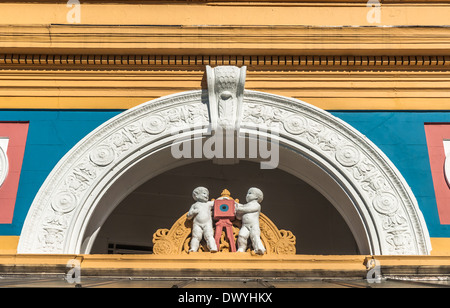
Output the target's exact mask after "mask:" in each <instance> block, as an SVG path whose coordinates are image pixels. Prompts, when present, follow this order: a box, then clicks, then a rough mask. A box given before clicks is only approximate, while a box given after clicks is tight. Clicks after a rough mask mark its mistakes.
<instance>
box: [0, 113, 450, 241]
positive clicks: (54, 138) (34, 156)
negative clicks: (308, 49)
mask: <svg viewBox="0 0 450 308" xmlns="http://www.w3.org/2000/svg"><path fill="white" fill-rule="evenodd" d="M120 112H121V111H120V110H94V111H92V110H0V121H29V122H30V126H29V131H28V139H27V147H26V149H25V156H24V161H23V166H22V174H21V179H20V183H19V190H18V196H17V201H16V206H15V212H14V219H13V223H12V224H11V225H0V235H20V232H21V229H22V225H23V222H24V220H25V217H26V215H27V213H28V209H29V207H30V205H31V203H32V202H33V199H34V196H35V195H36V193H37V192H38V190H39V188H40V187H41V185H42V183H43V182H44V180H45V179H46V177H47V176H48V174H49V173H50V172H51V170H52V169H53V167H54V166H55V165H56V163H57V162H58V161H59V160H60V159H61V158H62V157H63V156H64V155H65V154H66V153H67V152H68V151H69V150H70V149H71V148H72V147H73V146H74V145H75V144H76V143H77V142H78V141H79V140H81V139H82V138H83V137H84V136H86V135H87V134H89V133H90V132H91V131H92V130H93V129H95V128H96V127H98V126H99V125H101V124H102V123H104V122H105V121H107V120H109V119H110V118H112V117H114V116H116V115H117V114H119V113H120ZM331 113H332V114H333V115H335V116H336V117H338V118H340V119H342V120H344V121H345V122H347V123H349V124H350V125H352V126H353V127H355V128H356V129H357V130H359V131H360V132H361V133H362V134H364V135H366V136H367V137H368V138H369V139H370V140H372V142H373V143H375V144H376V145H377V146H378V147H379V148H380V149H381V150H382V151H383V152H384V153H385V154H386V155H387V156H388V157H389V159H390V160H391V161H392V162H393V163H394V165H395V166H396V167H397V168H398V169H399V170H400V172H401V173H402V174H403V176H404V177H405V179H406V181H407V182H408V184H409V185H410V187H411V189H412V191H413V192H414V194H415V196H416V198H417V200H418V203H419V206H420V209H421V210H422V212H423V214H424V216H425V220H426V222H427V225H428V228H429V231H430V236H431V237H450V225H440V222H439V217H438V213H437V206H436V199H435V196H434V188H433V181H432V178H431V170H430V163H429V158H428V148H427V144H426V138H425V130H424V123H427V122H450V112H412V111H411V112H399V111H332V112H331Z"/></svg>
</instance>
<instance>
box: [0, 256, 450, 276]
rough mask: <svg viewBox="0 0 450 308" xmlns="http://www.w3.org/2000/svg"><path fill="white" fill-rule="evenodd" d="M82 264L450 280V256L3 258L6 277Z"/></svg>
mask: <svg viewBox="0 0 450 308" xmlns="http://www.w3.org/2000/svg"><path fill="white" fill-rule="evenodd" d="M73 259H76V260H78V261H79V262H80V264H81V275H83V276H92V277H117V278H119V277H141V278H145V277H153V278H155V277H162V278H164V277H183V278H186V277H198V278H200V277H228V278H239V277H245V278H320V279H322V278H333V277H334V278H365V277H366V275H367V267H366V264H367V262H368V260H370V259H376V260H377V261H379V264H380V266H381V274H382V275H383V276H392V275H395V276H414V277H417V276H421V277H425V276H426V277H429V276H449V273H450V271H449V269H450V257H449V256H362V255H350V256H323V255H294V256H278V257H275V256H267V255H266V256H252V255H250V254H230V253H216V254H209V253H207V254H204V253H194V254H190V255H181V256H170V257H169V256H159V255H17V254H16V255H0V269H1V271H0V276H8V275H31V276H39V275H41V276H42V275H43V276H52V275H56V276H60V275H65V274H66V273H67V272H68V270H69V269H70V268H71V267H70V266H69V267H68V266H67V263H68V262H69V261H70V260H73Z"/></svg>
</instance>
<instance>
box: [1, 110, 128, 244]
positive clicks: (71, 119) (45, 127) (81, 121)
mask: <svg viewBox="0 0 450 308" xmlns="http://www.w3.org/2000/svg"><path fill="white" fill-rule="evenodd" d="M120 112H121V111H117V110H99V111H86V110H61V111H59V110H0V122H1V121H29V123H30V125H29V129H28V138H27V146H26V148H25V155H24V159H23V165H22V172H21V177H20V182H19V189H18V192H17V199H16V205H15V209H14V217H13V222H12V224H0V235H20V232H21V230H22V226H23V222H24V220H25V217H26V215H27V213H28V210H29V208H30V205H31V204H32V202H33V199H34V196H35V195H36V194H37V192H38V191H39V188H40V187H41V185H42V183H43V182H44V181H45V179H46V178H47V176H48V174H49V173H50V172H51V171H52V169H53V167H54V166H55V165H56V164H57V163H58V161H59V160H60V159H61V158H62V157H63V156H64V155H65V154H66V153H67V152H68V151H69V150H70V149H71V148H72V147H73V146H74V145H75V144H76V143H77V142H78V141H80V140H81V139H82V138H83V137H84V136H86V135H87V134H89V133H90V132H91V131H92V130H93V129H95V128H96V127H98V126H99V125H101V124H102V123H103V122H105V121H107V120H109V119H110V118H112V117H114V116H115V115H117V114H119V113H120Z"/></svg>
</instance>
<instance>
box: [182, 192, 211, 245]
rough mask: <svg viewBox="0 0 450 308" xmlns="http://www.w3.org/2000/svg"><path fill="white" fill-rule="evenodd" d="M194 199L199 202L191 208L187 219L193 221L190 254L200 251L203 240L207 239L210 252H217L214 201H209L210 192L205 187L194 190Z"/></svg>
mask: <svg viewBox="0 0 450 308" xmlns="http://www.w3.org/2000/svg"><path fill="white" fill-rule="evenodd" d="M192 197H193V198H194V200H195V201H197V202H195V203H194V204H193V205H192V206H191V208H190V210H189V212H188V214H187V218H188V219H192V220H193V227H192V239H191V244H190V246H191V247H190V249H189V252H196V251H198V248H199V245H200V241H201V240H202V238H205V240H206V244H207V245H208V249H209V251H211V252H217V245H216V241H215V240H214V230H213V221H212V217H211V216H212V208H213V205H214V201H208V200H209V191H208V189H207V188H205V187H197V188H196V189H194V191H193V192H192Z"/></svg>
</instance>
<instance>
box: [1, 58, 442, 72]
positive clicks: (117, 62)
mask: <svg viewBox="0 0 450 308" xmlns="http://www.w3.org/2000/svg"><path fill="white" fill-rule="evenodd" d="M42 65H45V66H49V65H50V66H55V67H63V66H77V67H78V66H82V67H92V66H101V67H105V68H107V67H110V66H114V67H115V68H117V66H118V67H123V66H138V67H141V66H150V67H153V66H157V67H159V66H170V67H193V68H197V67H198V68H202V69H204V66H205V65H210V66H218V65H236V66H244V65H245V66H250V67H274V69H277V70H283V69H284V68H292V67H298V68H302V67H318V66H320V67H354V68H358V67H371V68H380V67H396V68H400V67H401V68H407V67H415V68H421V67H427V68H430V67H439V68H446V67H449V68H450V56H424V55H417V56H414V55H404V56H402V55H395V56H367V55H361V56H350V55H315V56H313V55H289V56H278V55H234V56H233V55H203V56H202V55H92V54H91V55H70V54H62V55H46V54H41V55H39V54H0V68H2V67H6V66H7V67H10V66H30V67H39V66H42Z"/></svg>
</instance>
